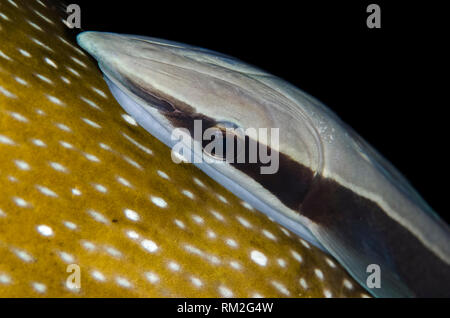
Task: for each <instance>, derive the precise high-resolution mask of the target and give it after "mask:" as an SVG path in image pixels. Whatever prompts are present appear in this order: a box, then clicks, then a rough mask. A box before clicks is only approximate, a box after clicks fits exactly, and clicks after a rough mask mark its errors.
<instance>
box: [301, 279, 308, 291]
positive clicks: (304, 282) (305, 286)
mask: <svg viewBox="0 0 450 318" xmlns="http://www.w3.org/2000/svg"><path fill="white" fill-rule="evenodd" d="M300 286H302V287H303V288H304V289H308V283H307V282H306V280H305V279H304V278H300Z"/></svg>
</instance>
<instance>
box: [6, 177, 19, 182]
mask: <svg viewBox="0 0 450 318" xmlns="http://www.w3.org/2000/svg"><path fill="white" fill-rule="evenodd" d="M8 180H9V181H11V182H17V181H18V180H17V178H16V177H13V176H8Z"/></svg>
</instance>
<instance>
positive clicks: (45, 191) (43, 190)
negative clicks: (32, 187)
mask: <svg viewBox="0 0 450 318" xmlns="http://www.w3.org/2000/svg"><path fill="white" fill-rule="evenodd" d="M36 188H37V189H38V190H39V191H40V192H41V193H42V194H45V195H47V196H49V197H54V198H56V197H57V196H58V195H57V194H56V193H55V192H53V191H52V190H50V189H49V188H47V187H44V186H40V185H36Z"/></svg>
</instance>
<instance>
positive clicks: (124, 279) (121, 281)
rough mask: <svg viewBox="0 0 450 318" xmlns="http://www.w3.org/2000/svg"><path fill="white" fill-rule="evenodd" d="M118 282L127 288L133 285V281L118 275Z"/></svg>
mask: <svg viewBox="0 0 450 318" xmlns="http://www.w3.org/2000/svg"><path fill="white" fill-rule="evenodd" d="M116 283H117V284H118V285H119V286H122V287H125V288H130V287H131V286H132V285H131V283H130V282H129V281H128V280H127V279H126V278H123V277H116Z"/></svg>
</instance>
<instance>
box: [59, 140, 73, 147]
mask: <svg viewBox="0 0 450 318" xmlns="http://www.w3.org/2000/svg"><path fill="white" fill-rule="evenodd" d="M59 144H60V145H61V146H63V147H64V148H66V149H73V146H72V145H71V144H69V143H68V142H66V141H62V140H61V141H60V142H59Z"/></svg>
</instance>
